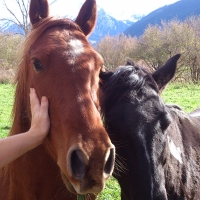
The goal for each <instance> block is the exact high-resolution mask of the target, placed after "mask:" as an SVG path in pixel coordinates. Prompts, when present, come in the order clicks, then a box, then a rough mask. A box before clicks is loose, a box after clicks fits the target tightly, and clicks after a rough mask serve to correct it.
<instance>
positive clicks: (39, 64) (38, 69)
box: [33, 59, 43, 71]
mask: <svg viewBox="0 0 200 200" xmlns="http://www.w3.org/2000/svg"><path fill="white" fill-rule="evenodd" d="M33 65H34V67H35V69H36V71H42V70H43V67H42V64H41V63H40V61H39V60H37V59H34V60H33Z"/></svg>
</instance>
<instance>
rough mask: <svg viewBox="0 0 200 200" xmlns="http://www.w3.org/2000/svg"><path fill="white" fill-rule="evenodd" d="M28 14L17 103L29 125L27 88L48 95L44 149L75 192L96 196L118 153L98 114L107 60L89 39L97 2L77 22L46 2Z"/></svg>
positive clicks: (37, 2)
mask: <svg viewBox="0 0 200 200" xmlns="http://www.w3.org/2000/svg"><path fill="white" fill-rule="evenodd" d="M69 6H70V5H69ZM29 15H30V21H31V23H32V30H31V32H30V34H29V36H28V38H27V40H26V41H25V48H24V51H23V52H24V54H23V59H22V61H21V66H20V71H19V73H18V86H17V92H16V93H18V92H19V91H21V90H23V93H24V94H22V95H23V99H25V100H23V101H21V103H19V104H20V105H21V106H24V107H27V108H26V110H27V109H28V113H29V121H30V108H29V107H30V106H29V96H28V91H29V88H30V87H34V88H35V89H36V91H37V93H38V96H39V97H40V98H41V96H43V95H45V96H47V97H48V99H49V103H50V108H49V112H50V113H49V114H50V120H51V128H50V133H49V135H48V137H47V139H46V141H45V144H44V145H45V146H46V147H47V149H48V151H49V152H50V154H51V155H52V157H53V158H54V160H55V161H56V162H57V164H58V166H59V168H60V171H61V174H62V179H63V181H64V183H65V184H66V186H67V187H68V189H69V190H70V191H71V192H74V193H80V194H86V193H98V192H100V191H101V190H102V189H103V187H104V185H105V181H106V180H107V179H108V177H109V176H110V175H111V173H112V171H113V165H114V158H115V149H114V146H113V145H112V143H111V141H110V139H109V137H108V134H107V132H106V131H105V129H104V127H103V124H102V122H101V116H100V114H99V102H98V93H99V72H100V70H101V67H102V66H103V60H102V58H101V56H100V55H99V54H98V53H97V52H96V51H95V50H94V49H93V48H92V46H91V45H90V44H89V42H88V40H87V36H88V34H90V32H91V31H92V30H93V28H94V25H95V21H96V1H95V0H86V1H85V3H84V4H83V6H82V8H81V10H80V11H79V14H78V17H77V18H76V20H75V21H72V20H70V19H57V18H56V19H54V18H53V17H49V6H48V2H47V0H31V2H30V10H29ZM22 79H23V81H22ZM22 88H23V89H22ZM19 101H20V100H19ZM22 102H23V103H22Z"/></svg>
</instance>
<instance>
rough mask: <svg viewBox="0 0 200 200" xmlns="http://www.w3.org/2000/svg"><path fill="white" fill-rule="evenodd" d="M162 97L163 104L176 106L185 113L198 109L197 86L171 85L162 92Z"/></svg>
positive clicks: (199, 104)
mask: <svg viewBox="0 0 200 200" xmlns="http://www.w3.org/2000/svg"><path fill="white" fill-rule="evenodd" d="M162 97H163V99H164V102H165V103H168V104H177V105H178V106H180V107H181V108H182V109H183V110H184V111H185V112H187V113H189V112H191V111H193V110H195V109H196V108H200V86H199V85H194V84H190V85H189V84H178V83H176V84H174V83H171V84H170V85H168V87H167V88H166V90H164V92H163V94H162Z"/></svg>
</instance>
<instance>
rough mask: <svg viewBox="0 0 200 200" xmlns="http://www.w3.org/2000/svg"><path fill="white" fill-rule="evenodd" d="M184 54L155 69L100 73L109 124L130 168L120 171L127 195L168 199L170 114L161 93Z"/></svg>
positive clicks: (106, 122)
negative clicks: (167, 133) (167, 152)
mask: <svg viewBox="0 0 200 200" xmlns="http://www.w3.org/2000/svg"><path fill="white" fill-rule="evenodd" d="M179 57H180V55H176V56H174V57H172V58H171V59H169V60H168V61H167V62H166V64H165V65H164V66H162V67H161V68H160V69H158V70H157V71H156V72H154V73H153V74H150V73H148V72H147V71H145V70H144V69H142V68H140V67H137V66H130V65H129V66H123V67H120V68H119V69H117V70H116V71H115V72H102V73H101V74H100V77H101V79H102V90H103V92H104V95H103V99H102V111H103V114H104V120H105V126H106V130H107V132H108V133H109V135H110V137H111V141H113V143H114V144H115V146H116V154H117V155H119V156H120V157H122V158H124V162H125V163H126V165H127V166H126V168H128V170H127V171H126V172H125V174H124V175H123V174H120V176H117V175H115V176H116V178H117V179H118V180H119V183H120V185H121V188H122V197H123V198H124V199H167V194H166V189H165V179H164V170H163V167H164V165H165V161H166V152H165V150H166V144H167V135H166V130H167V128H168V127H169V124H170V120H171V118H170V115H169V114H168V111H167V109H166V106H165V105H164V103H163V101H162V99H161V98H160V93H161V91H162V90H163V89H164V87H165V86H166V84H167V83H168V82H169V81H170V80H171V79H172V78H173V76H174V74H175V71H176V63H177V60H178V59H179ZM120 142H121V143H120ZM114 174H115V173H114ZM126 174H128V176H126ZM123 176H125V177H127V179H129V183H127V182H128V180H127V179H125V178H123ZM127 191H128V192H127Z"/></svg>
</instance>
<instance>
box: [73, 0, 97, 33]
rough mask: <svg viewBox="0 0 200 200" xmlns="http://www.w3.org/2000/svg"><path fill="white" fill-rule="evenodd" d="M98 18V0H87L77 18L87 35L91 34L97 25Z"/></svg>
mask: <svg viewBox="0 0 200 200" xmlns="http://www.w3.org/2000/svg"><path fill="white" fill-rule="evenodd" d="M96 19H97V6H96V0H86V1H85V3H84V4H83V5H82V7H81V10H80V11H79V14H78V16H77V18H76V20H75V22H76V23H77V24H78V25H79V26H80V28H81V30H82V31H83V33H84V34H85V36H87V35H89V34H90V33H91V32H92V30H93V29H94V27H95V24H96Z"/></svg>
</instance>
